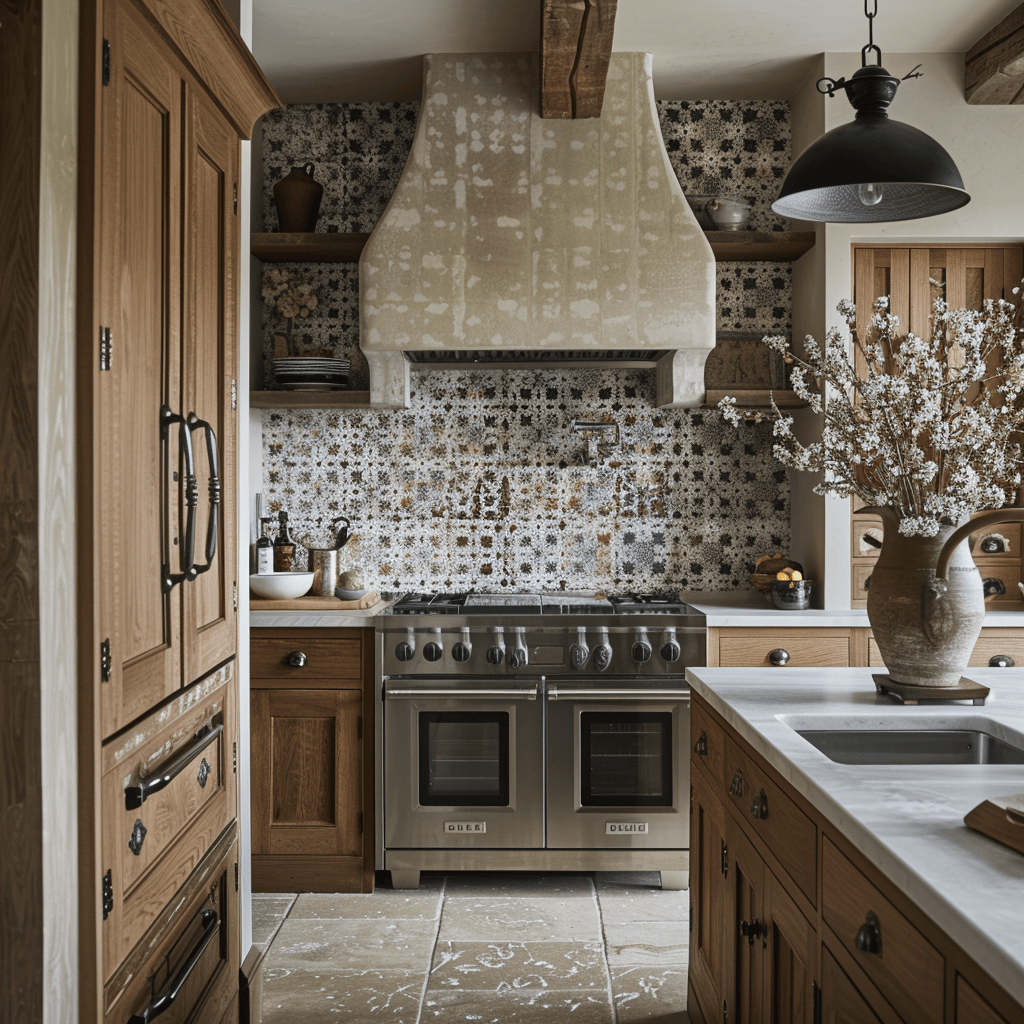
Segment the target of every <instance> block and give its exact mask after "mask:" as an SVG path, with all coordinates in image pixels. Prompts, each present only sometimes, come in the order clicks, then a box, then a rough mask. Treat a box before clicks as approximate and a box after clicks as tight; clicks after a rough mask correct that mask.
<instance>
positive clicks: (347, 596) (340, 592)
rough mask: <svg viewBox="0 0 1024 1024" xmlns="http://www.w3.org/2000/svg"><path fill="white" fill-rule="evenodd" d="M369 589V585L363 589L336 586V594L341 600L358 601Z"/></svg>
mask: <svg viewBox="0 0 1024 1024" xmlns="http://www.w3.org/2000/svg"><path fill="white" fill-rule="evenodd" d="M369 589H370V588H369V587H363V588H362V590H346V589H345V588H344V587H335V588H334V596H335V597H336V598H338V599H339V600H340V601H358V600H359V598H361V597H362V596H363V595H364V594H366V593H368V592H369Z"/></svg>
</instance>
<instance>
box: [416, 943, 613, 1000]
mask: <svg viewBox="0 0 1024 1024" xmlns="http://www.w3.org/2000/svg"><path fill="white" fill-rule="evenodd" d="M607 987H608V972H607V970H606V968H605V962H604V945H603V944H602V943H601V941H600V940H595V941H591V942H439V943H438V944H437V948H436V949H435V950H434V960H433V963H432V965H431V968H430V979H429V981H428V982H427V992H428V995H429V994H430V993H432V992H442V991H444V990H446V989H460V990H470V989H480V990H485V991H489V992H495V993H498V992H503V991H518V990H520V989H537V990H541V989H543V990H545V991H554V990H558V989H576V990H586V991H589V992H593V991H598V990H599V991H606V990H607Z"/></svg>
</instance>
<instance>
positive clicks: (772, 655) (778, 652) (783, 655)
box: [768, 647, 789, 665]
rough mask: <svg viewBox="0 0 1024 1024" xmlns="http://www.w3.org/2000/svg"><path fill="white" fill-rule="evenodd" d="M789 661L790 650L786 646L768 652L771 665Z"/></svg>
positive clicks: (783, 663)
mask: <svg viewBox="0 0 1024 1024" xmlns="http://www.w3.org/2000/svg"><path fill="white" fill-rule="evenodd" d="M788 661H789V651H787V650H786V648H785V647H776V648H775V650H774V651H769V652H768V664H769V665H785V664H786V662H788Z"/></svg>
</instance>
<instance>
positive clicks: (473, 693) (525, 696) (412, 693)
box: [384, 686, 540, 700]
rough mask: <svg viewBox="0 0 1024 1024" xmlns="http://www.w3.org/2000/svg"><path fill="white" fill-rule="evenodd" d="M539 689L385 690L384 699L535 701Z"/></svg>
mask: <svg viewBox="0 0 1024 1024" xmlns="http://www.w3.org/2000/svg"><path fill="white" fill-rule="evenodd" d="M539 694H540V687H539V686H535V687H534V688H533V689H532V690H387V689H386V690H385V691H384V697H385V698H391V697H456V698H458V699H459V700H475V699H476V698H477V697H483V698H485V699H487V700H491V699H498V698H501V699H504V700H536V699H537V697H538V695H539Z"/></svg>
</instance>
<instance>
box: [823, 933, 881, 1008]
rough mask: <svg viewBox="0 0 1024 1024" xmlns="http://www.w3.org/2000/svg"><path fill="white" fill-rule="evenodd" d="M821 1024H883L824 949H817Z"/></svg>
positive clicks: (825, 948) (826, 949)
mask: <svg viewBox="0 0 1024 1024" xmlns="http://www.w3.org/2000/svg"><path fill="white" fill-rule="evenodd" d="M821 1024H883V1022H882V1021H881V1020H880V1019H879V1018H878V1016H877V1015H876V1014H875V1012H874V1011H873V1010H872V1009H871V1006H870V1005H869V1004H868V1001H867V1000H866V999H865V998H864V997H863V996H862V995H861V994H860V992H859V991H858V990H857V986H856V985H854V983H853V982H852V981H850V979H849V978H848V977H847V976H846V974H845V973H844V972H843V969H842V968H841V967H840V966H839V964H837V963H836V961H835V958H834V957H833V956H832V954H831V953H830V952H829V951H828V948H827V947H825V946H823V947H822V950H821Z"/></svg>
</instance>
